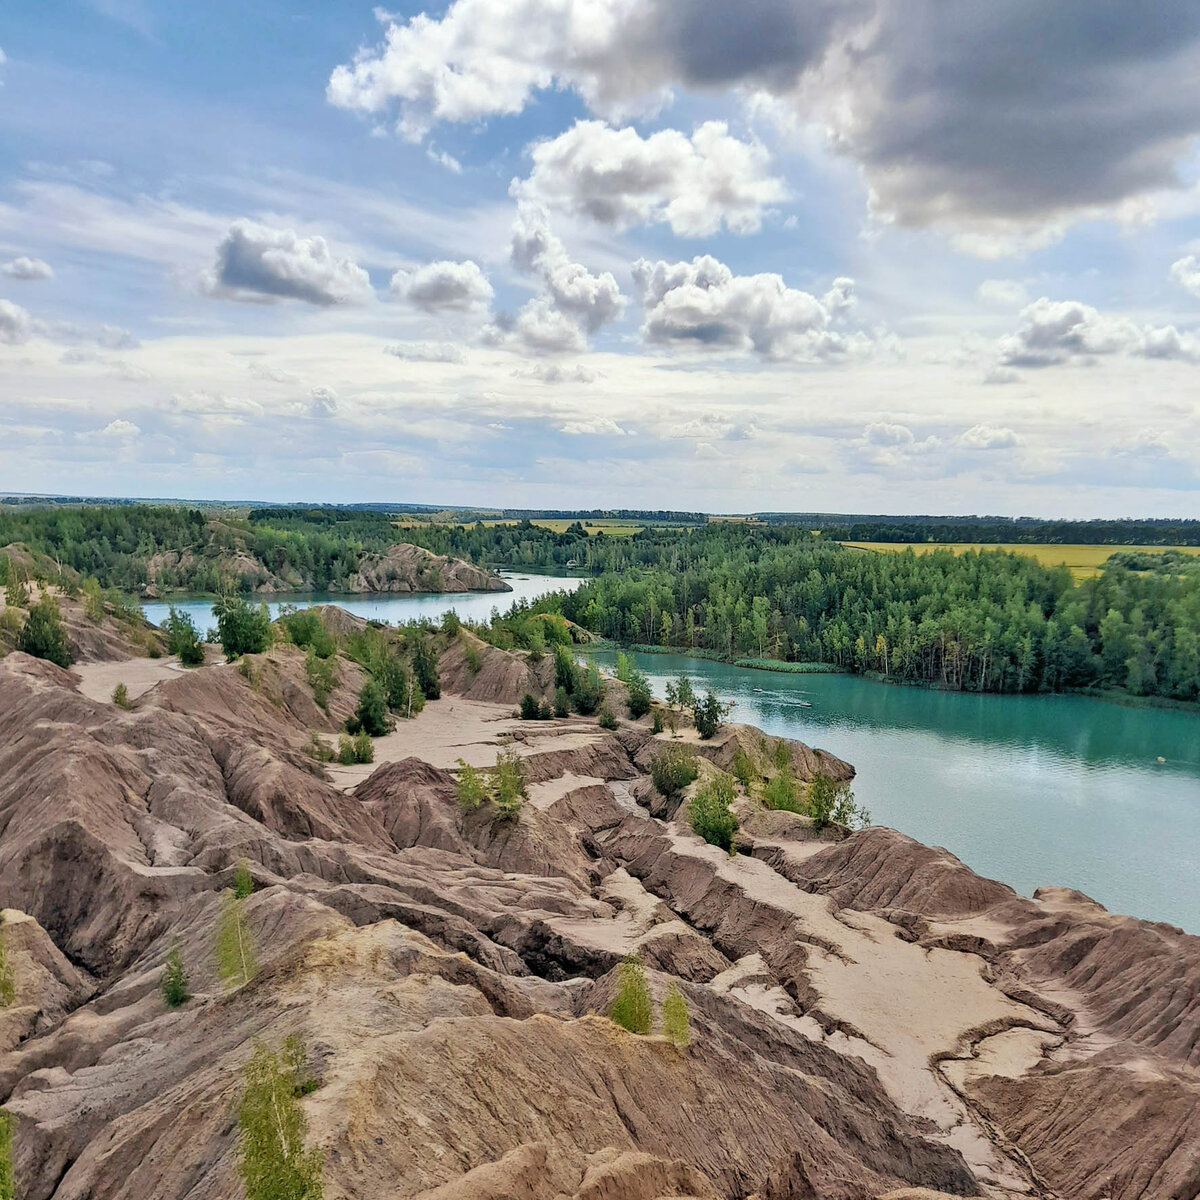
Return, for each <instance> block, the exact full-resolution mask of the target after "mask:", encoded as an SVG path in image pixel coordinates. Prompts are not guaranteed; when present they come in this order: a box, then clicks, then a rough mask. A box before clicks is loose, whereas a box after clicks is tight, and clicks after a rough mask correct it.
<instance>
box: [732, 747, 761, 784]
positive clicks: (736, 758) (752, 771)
mask: <svg viewBox="0 0 1200 1200" xmlns="http://www.w3.org/2000/svg"><path fill="white" fill-rule="evenodd" d="M733 777H734V779H736V780H737V781H738V783H740V784H741V785H742V787H744V788H745V789H746V791H749V790H750V788H751V785H752V784H753V783H754V781H755V780H756V779H757V778H758V771H757V769H756V768H755V766H754V760H753V759H752V758H751V757H750V755H749V754H747V753H746V748H745V747H744V746H741V745H739V746H738V748H737V749H736V750H735V751H734V752H733Z"/></svg>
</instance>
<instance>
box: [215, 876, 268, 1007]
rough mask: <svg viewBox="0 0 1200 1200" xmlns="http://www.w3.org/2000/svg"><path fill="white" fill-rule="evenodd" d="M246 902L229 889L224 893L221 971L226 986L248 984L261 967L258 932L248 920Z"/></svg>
mask: <svg viewBox="0 0 1200 1200" xmlns="http://www.w3.org/2000/svg"><path fill="white" fill-rule="evenodd" d="M244 904H245V901H244V900H242V899H240V898H239V897H238V896H237V895H236V894H235V893H234V892H232V891H230V890H229V889H226V890H225V891H223V892H222V893H221V911H220V913H219V914H218V916H217V932H216V939H215V940H216V958H217V974H218V975H219V976H220V978H221V980H222V981H223V982H224V984H225V986H226V987H231V988H232V987H244V986H245V985H246V984H247V983H249V982H250V980H251V979H253V978H254V973H255V971H256V970H257V969H258V966H257V963H256V962H255V953H254V935H253V934H252V933H251V932H250V926H249V925H248V924H247V923H246V913H245V908H244Z"/></svg>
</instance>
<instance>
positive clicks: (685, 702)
mask: <svg viewBox="0 0 1200 1200" xmlns="http://www.w3.org/2000/svg"><path fill="white" fill-rule="evenodd" d="M667 703H668V704H669V705H670V706H671V707H672V708H678V709H688V708H692V707H693V706H694V705H695V703H696V693H695V691H693V689H692V681H691V680H690V679H689V678H688V677H687V676H686V675H680V676H679V678H678V679H676V680H674V681H673V682H672V683H668V684H667Z"/></svg>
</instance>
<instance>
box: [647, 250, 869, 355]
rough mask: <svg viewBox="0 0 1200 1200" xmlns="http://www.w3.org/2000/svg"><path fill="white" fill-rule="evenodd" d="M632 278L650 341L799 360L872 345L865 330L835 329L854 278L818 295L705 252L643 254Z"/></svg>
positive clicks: (840, 280)
mask: <svg viewBox="0 0 1200 1200" xmlns="http://www.w3.org/2000/svg"><path fill="white" fill-rule="evenodd" d="M633 277H634V280H635V282H636V283H637V285H638V287H639V289H640V290H641V294H642V305H643V308H644V310H645V315H644V320H643V324H642V336H643V337H644V338H645V340H646V341H647V342H652V343H657V344H660V345H692V346H697V347H711V348H714V349H721V350H732V351H739V352H740V351H753V352H754V353H756V354H758V355H760V356H762V357H763V358H769V359H795V360H799V361H816V360H819V359H829V358H836V357H839V356H842V355H845V354H847V353H848V352H850V351H851V350H855V349H862V348H865V346H866V344H867V339H866V338H865V337H864V336H863V335H861V334H846V333H843V332H841V331H839V330H837V329H835V328H834V327H833V326H834V323H835V321H836V320H837V319H838V318H839V317H841V316H842V315H843V314H844V313H845V312H846V311H847V309H848V308H849V306H850V304H851V302H852V288H853V284H852V282H851V281H850V280H848V279H837V280H835V281H834V284H833V287H832V288H831V289H830V291H829V292H828V293H826V295H825V296H823V297H820V298H818V297H817V296H813V295H810V294H809V293H808V292H803V291H800V290H798V289H796V288H790V287H788V286H787V285H786V284H785V283H784V282H783V278H782V277H781V276H779V275H770V274H764V275H735V274H734V273H733V272H732V271H731V270H730V269H729V268H728V267H727V266H726V265H725V264H724V263H722V262H719V261H718V260H717V259H715V258H713V257H711V256H710V255H707V254H706V255H701V256H699V257H697V258H694V259H692V261H691V262H677V263H667V262H662V261H659V262H649V261H647V260H646V259H639V260H638V261H637V262H635V263H634V264H633Z"/></svg>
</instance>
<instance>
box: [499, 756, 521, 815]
mask: <svg viewBox="0 0 1200 1200" xmlns="http://www.w3.org/2000/svg"><path fill="white" fill-rule="evenodd" d="M491 784H492V786H491V793H492V803H493V804H494V805H495V808H496V816H498V817H499V818H500V819H501V820H502V821H515V820H516V819H517V817H519V816H520V815H521V807H522V805H523V804H524V802H525V798H526V797H525V764H524V763H523V762H522V761H521V760H520V759H519V758H518V757H517V754H516V751H515V750H502V751H501V752H500V754H499V755H498V757H497V758H496V765H495V766H494V767H493V768H492V771H491Z"/></svg>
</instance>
